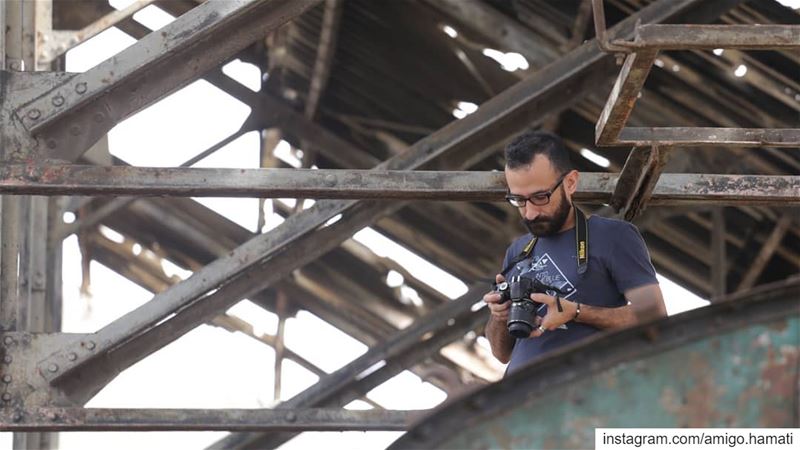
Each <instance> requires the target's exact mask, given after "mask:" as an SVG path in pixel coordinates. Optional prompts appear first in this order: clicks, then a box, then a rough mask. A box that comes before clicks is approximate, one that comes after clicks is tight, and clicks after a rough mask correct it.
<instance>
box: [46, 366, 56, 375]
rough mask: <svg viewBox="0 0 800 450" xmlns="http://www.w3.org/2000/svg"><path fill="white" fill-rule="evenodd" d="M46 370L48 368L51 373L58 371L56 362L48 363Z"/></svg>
mask: <svg viewBox="0 0 800 450" xmlns="http://www.w3.org/2000/svg"><path fill="white" fill-rule="evenodd" d="M47 370H49V371H50V372H52V373H56V372H58V364H50V365H49V366H47Z"/></svg>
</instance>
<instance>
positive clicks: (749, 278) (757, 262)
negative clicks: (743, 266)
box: [736, 216, 792, 292]
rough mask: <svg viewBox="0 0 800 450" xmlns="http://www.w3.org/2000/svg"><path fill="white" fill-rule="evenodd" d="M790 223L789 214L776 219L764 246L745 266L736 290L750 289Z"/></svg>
mask: <svg viewBox="0 0 800 450" xmlns="http://www.w3.org/2000/svg"><path fill="white" fill-rule="evenodd" d="M791 224H792V219H791V217H789V216H781V218H780V219H778V222H777V223H776V224H775V227H774V228H773V229H772V233H770V235H769V237H768V238H767V240H766V242H764V246H763V247H761V250H760V251H759V252H758V256H756V258H755V259H754V260H753V262H752V263H751V264H750V267H748V268H747V272H745V274H744V276H742V280H741V281H740V282H739V286H737V287H736V291H737V292H738V291H744V290H747V289H750V288H751V287H753V286H754V285H755V284H756V281H757V280H758V277H759V275H761V272H763V271H764V267H766V266H767V263H768V262H769V260H770V258H772V255H773V254H774V253H775V249H776V248H777V247H778V246H779V245H780V243H781V241H782V240H783V237H784V236H786V232H787V231H788V230H789V225H791Z"/></svg>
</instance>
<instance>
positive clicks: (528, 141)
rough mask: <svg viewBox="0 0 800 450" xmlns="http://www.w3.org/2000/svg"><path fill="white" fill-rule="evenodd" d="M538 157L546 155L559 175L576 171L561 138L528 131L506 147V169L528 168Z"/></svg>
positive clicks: (538, 131) (543, 132)
mask: <svg viewBox="0 0 800 450" xmlns="http://www.w3.org/2000/svg"><path fill="white" fill-rule="evenodd" d="M536 155H544V156H546V157H547V159H549V160H550V164H552V165H553V168H554V169H555V170H556V171H557V172H559V173H567V172H569V171H570V170H572V169H574V166H573V165H572V161H570V159H569V153H568V152H567V149H566V148H565V147H564V141H562V140H561V138H560V137H558V136H556V135H555V134H553V133H549V132H547V131H541V130H534V131H526V132H524V133H522V134H520V135H519V136H517V137H515V138H514V139H512V140H511V142H510V143H509V144H508V145H507V146H506V167H508V168H509V169H517V168H519V167H522V166H527V165H529V164H530V163H531V162H533V159H534V158H535V157H536Z"/></svg>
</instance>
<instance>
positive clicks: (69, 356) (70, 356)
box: [67, 353, 78, 361]
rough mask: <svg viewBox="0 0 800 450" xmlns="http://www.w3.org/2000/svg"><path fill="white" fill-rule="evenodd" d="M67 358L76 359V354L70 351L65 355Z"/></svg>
mask: <svg viewBox="0 0 800 450" xmlns="http://www.w3.org/2000/svg"><path fill="white" fill-rule="evenodd" d="M67 359H68V360H70V361H75V360H76V359H78V355H76V354H75V353H70V354H69V355H67Z"/></svg>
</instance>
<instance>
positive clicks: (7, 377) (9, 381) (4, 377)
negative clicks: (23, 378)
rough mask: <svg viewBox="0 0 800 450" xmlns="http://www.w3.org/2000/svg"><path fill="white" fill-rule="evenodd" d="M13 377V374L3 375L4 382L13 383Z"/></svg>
mask: <svg viewBox="0 0 800 450" xmlns="http://www.w3.org/2000/svg"><path fill="white" fill-rule="evenodd" d="M12 379H13V378H11V375H4V376H3V383H6V384H8V383H11V380H12Z"/></svg>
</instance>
